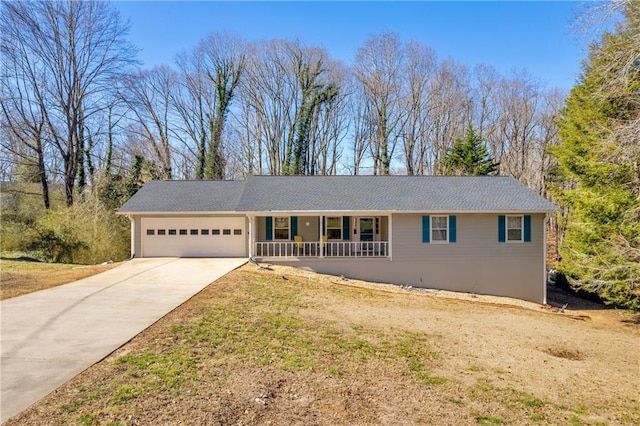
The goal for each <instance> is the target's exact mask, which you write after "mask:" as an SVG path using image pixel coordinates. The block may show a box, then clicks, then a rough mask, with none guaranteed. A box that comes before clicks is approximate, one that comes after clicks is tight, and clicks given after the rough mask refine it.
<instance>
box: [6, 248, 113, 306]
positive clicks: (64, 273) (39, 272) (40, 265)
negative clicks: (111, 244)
mask: <svg viewBox="0 0 640 426" xmlns="http://www.w3.org/2000/svg"><path fill="white" fill-rule="evenodd" d="M117 265H118V264H116V263H114V264H108V265H89V266H87V265H74V264H67V263H46V262H36V261H30V260H14V259H9V258H6V257H3V258H1V259H0V300H5V299H9V298H11V297H16V296H21V295H23V294H28V293H32V292H34V291H38V290H44V289H47V288H51V287H56V286H59V285H62V284H67V283H70V282H73V281H76V280H79V279H82V278H86V277H89V276H91V275H95V274H97V273H100V272H104V271H106V270H109V269H111V268H113V267H114V266H117Z"/></svg>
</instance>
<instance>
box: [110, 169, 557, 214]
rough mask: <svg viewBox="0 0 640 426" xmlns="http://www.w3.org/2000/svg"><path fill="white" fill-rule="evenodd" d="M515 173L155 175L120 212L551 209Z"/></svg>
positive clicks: (551, 208)
mask: <svg viewBox="0 0 640 426" xmlns="http://www.w3.org/2000/svg"><path fill="white" fill-rule="evenodd" d="M555 209H556V207H555V206H554V205H553V204H552V203H550V202H549V201H547V200H545V199H544V198H543V197H541V196H539V195H538V194H536V193H535V192H533V191H532V190H530V189H529V188H527V187H526V186H524V185H523V184H521V183H520V182H518V181H517V180H516V179H513V178H510V177H504V176H500V177H488V176H466V177H462V176H250V177H248V178H247V180H246V181H154V182H150V183H149V184H147V185H146V186H145V187H144V188H142V189H141V190H140V191H138V193H137V194H136V195H135V196H134V197H133V198H132V199H131V200H129V201H128V202H127V203H126V204H125V205H124V206H122V208H121V209H120V213H142V212H158V213H160V212H172V213H175V212H180V211H185V212H201V211H202V212H204V211H211V212H230V211H237V212H269V211H292V212H303V211H310V212H323V211H369V212H374V211H407V212H411V211H416V212H449V213H455V212H467V211H468V212H486V213H489V212H521V213H526V212H549V211H553V210H555Z"/></svg>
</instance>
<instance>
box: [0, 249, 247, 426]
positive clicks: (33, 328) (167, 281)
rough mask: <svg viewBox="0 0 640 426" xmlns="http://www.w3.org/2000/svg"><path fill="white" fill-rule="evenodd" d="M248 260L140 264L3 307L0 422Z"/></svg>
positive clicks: (7, 302) (0, 309)
mask: <svg viewBox="0 0 640 426" xmlns="http://www.w3.org/2000/svg"><path fill="white" fill-rule="evenodd" d="M246 261H247V259H225V258H218V259H176V258H162V259H134V260H131V261H129V262H127V263H125V264H124V265H122V266H119V267H117V268H114V269H111V270H109V271H107V272H103V273H101V274H98V275H94V276H92V277H89V278H85V279H83V280H80V281H76V282H73V283H70V284H66V285H63V286H59V287H55V288H50V289H47V290H42V291H39V292H36V293H31V294H27V295H24V296H19V297H15V298H13V299H7V300H4V301H2V302H0V315H1V319H2V326H1V333H0V348H1V349H0V350H1V354H2V359H1V361H2V371H1V380H2V384H1V389H2V393H1V394H0V404H1V405H0V408H1V409H0V422H4V421H5V420H7V419H8V418H9V417H11V416H14V415H16V414H18V413H19V412H20V411H22V410H24V409H25V408H27V407H28V406H30V405H31V404H33V403H34V402H36V401H38V400H39V399H40V398H42V397H43V396H45V395H47V394H48V393H50V392H51V391H53V390H55V389H56V388H57V387H59V386H60V385H62V384H63V383H65V382H66V381H68V380H69V379H71V378H72V377H74V376H75V375H77V374H78V373H80V372H81V371H83V370H85V369H86V368H87V367H90V366H91V365H93V364H95V363H96V362H98V361H100V360H101V359H103V358H104V357H105V356H107V355H109V354H110V353H111V352H113V351H114V350H115V349H117V348H119V347H120V346H122V345H123V344H124V343H126V342H127V341H129V340H130V339H131V338H133V337H134V336H135V335H136V334H138V333H140V332H141V331H142V330H144V329H145V328H147V327H149V326H150V325H151V324H153V323H154V322H156V321H157V320H158V319H160V318H162V317H163V316H164V315H166V314H167V313H168V312H170V311H172V310H173V309H175V308H176V307H177V306H179V305H181V304H182V303H184V302H185V301H186V300H188V299H189V298H190V297H192V296H193V295H195V294H196V293H198V292H200V291H201V290H202V289H204V288H205V287H207V285H209V284H210V283H212V282H213V281H215V280H217V279H218V278H220V277H221V276H223V275H225V274H226V273H228V272H230V271H232V270H234V269H235V268H237V267H239V266H240V265H242V264H244V263H245V262H246Z"/></svg>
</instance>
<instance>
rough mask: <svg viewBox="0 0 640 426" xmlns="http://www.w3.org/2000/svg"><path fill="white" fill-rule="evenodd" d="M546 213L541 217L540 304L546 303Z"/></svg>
mask: <svg viewBox="0 0 640 426" xmlns="http://www.w3.org/2000/svg"><path fill="white" fill-rule="evenodd" d="M547 216H548V215H547V213H545V214H544V217H543V218H542V304H543V305H546V304H547V219H548V217H547Z"/></svg>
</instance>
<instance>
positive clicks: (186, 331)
mask: <svg viewBox="0 0 640 426" xmlns="http://www.w3.org/2000/svg"><path fill="white" fill-rule="evenodd" d="M552 296H553V297H554V298H555V300H556V303H557V304H559V305H560V306H562V305H564V304H565V303H567V301H566V300H565V299H562V298H563V297H566V296H563V295H562V294H557V295H552ZM579 303H580V302H579V301H576V300H574V301H572V302H569V305H568V307H567V309H565V310H564V311H563V312H561V311H560V309H557V308H555V309H554V308H549V307H541V306H539V305H536V304H533V303H528V302H520V301H514V300H512V299H505V298H489V297H483V296H473V295H456V294H452V293H447V292H425V291H418V290H414V289H402V288H400V287H395V286H390V285H380V284H370V283H363V282H359V281H355V280H345V279H340V278H335V277H329V276H322V275H316V274H313V273H309V272H305V271H301V270H296V269H292V268H285V267H273V269H272V270H261V269H258V268H257V267H256V266H254V265H246V266H245V267H243V268H241V269H239V270H236V271H234V272H232V273H230V274H228V275H227V276H225V277H223V278H222V279H220V280H219V281H217V282H216V283H215V284H214V285H211V286H209V287H208V288H207V289H205V290H204V291H203V292H201V293H200V294H198V295H197V296H195V297H194V298H193V299H191V300H190V301H189V302H187V303H186V304H184V305H183V306H181V307H180V308H178V309H176V310H175V311H173V312H171V313H170V314H168V315H167V316H166V317H164V318H163V319H162V320H160V321H159V322H157V323H156V324H155V325H154V326H152V327H150V328H149V329H147V330H146V331H144V332H143V333H141V334H140V335H138V336H137V337H136V338H135V339H133V340H132V341H131V342H129V343H127V344H126V345H125V346H123V347H122V348H120V349H119V350H117V351H116V352H114V353H113V354H111V355H110V356H109V357H107V358H106V359H105V360H103V361H102V362H100V363H98V364H96V365H94V366H93V367H91V368H89V369H88V370H86V371H85V372H84V373H82V374H80V375H78V376H77V377H76V378H74V379H73V380H71V381H69V382H68V383H67V384H65V385H64V386H62V387H61V388H59V389H58V390H57V391H55V392H53V393H51V394H50V395H48V396H47V397H45V398H44V399H42V400H41V401H40V402H38V403H37V404H35V405H34V406H32V407H31V408H29V409H27V410H26V411H25V412H23V413H22V414H20V415H18V416H16V417H14V418H13V419H11V420H9V421H8V422H7V424H8V425H46V424H53V425H67V424H84V425H91V424H104V425H164V424H166V425H173V424H181V425H244V424H260V425H262V424H264V425H266V424H273V425H291V424H293V425H376V424H380V425H399V424H400V425H401V424H406V425H415V424H427V425H431V424H433V425H465V424H516V425H518V424H568V425H581V424H589V425H596V424H607V425H608V424H612V425H616V424H630V425H631V424H640V402H639V401H638V397H639V394H638V389H639V386H640V369H639V368H638V367H639V358H638V356H639V355H638V354H639V349H640V326H639V318H638V316H637V314H633V313H628V312H619V311H613V310H604V309H603V308H602V307H600V306H598V305H589V304H584V305H579ZM573 305H576V307H578V308H580V309H571V307H572V306H573Z"/></svg>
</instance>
